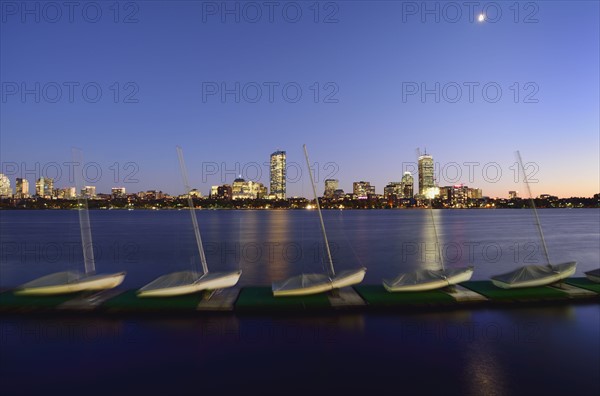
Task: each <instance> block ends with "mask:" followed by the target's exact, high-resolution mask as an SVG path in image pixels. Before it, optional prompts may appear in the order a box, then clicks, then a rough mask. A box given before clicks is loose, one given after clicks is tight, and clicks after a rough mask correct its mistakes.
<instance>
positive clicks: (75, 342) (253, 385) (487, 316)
mask: <svg viewBox="0 0 600 396" xmlns="http://www.w3.org/2000/svg"><path fill="white" fill-rule="evenodd" d="M599 328H600V311H599V310H598V305H597V304H591V305H576V306H558V307H535V308H507V309H475V310H458V311H452V312H423V313H415V312H413V313H405V314H399V313H393V312H390V313H389V314H385V315H384V314H344V313H339V314H335V315H319V316H306V315H303V316H280V315H278V316H269V315H265V316H254V315H249V316H246V315H237V316H236V315H214V316H202V317H197V318H162V319H161V318H147V317H146V318H144V317H139V318H138V317H130V318H126V319H123V318H119V317H112V318H111V317H94V316H91V317H84V318H82V317H79V318H78V317H64V318H42V317H40V318H31V317H24V316H14V317H10V316H4V317H3V318H2V321H1V322H0V352H1V353H0V367H2V370H1V371H0V383H1V384H2V385H1V387H2V390H3V393H4V391H8V393H11V391H12V390H14V389H20V390H21V391H22V392H24V393H32V392H42V391H44V392H46V393H47V391H48V390H52V389H54V390H55V389H62V387H64V384H65V381H67V382H68V384H69V386H72V387H75V388H79V387H84V386H86V385H87V386H89V385H90V384H94V386H93V387H92V389H91V392H92V393H111V392H114V389H115V387H116V384H118V386H117V388H118V389H120V390H121V391H122V392H123V391H127V392H132V393H136V394H139V393H141V392H150V393H157V392H167V393H169V394H173V393H177V394H179V393H182V392H189V391H191V390H193V391H194V392H197V386H198V384H199V383H201V384H202V388H203V391H204V392H208V391H210V392H217V391H219V390H221V391H222V389H223V386H226V387H227V389H228V394H235V393H240V394H246V393H248V392H250V393H252V392H260V393H263V394H275V393H277V394H280V393H281V389H286V387H291V389H289V390H288V392H287V393H291V394H300V393H304V394H322V392H325V391H322V389H325V390H326V391H327V392H329V391H334V390H335V394H340V393H346V394H357V393H362V394H374V392H376V394H380V393H386V394H396V393H408V394H422V393H428V394H431V393H440V392H443V393H444V394H466V395H479V394H540V393H543V394H577V395H586V394H597V392H599V391H600V383H599V379H600V374H599V373H600V354H599V353H598V352H599V350H600V339H599V337H598V329H599ZM98 378H101V379H102V380H101V381H98ZM315 389H318V391H317V390H315ZM192 393H193V392H192Z"/></svg>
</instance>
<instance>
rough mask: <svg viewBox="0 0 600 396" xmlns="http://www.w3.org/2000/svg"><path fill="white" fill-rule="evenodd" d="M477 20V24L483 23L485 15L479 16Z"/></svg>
mask: <svg viewBox="0 0 600 396" xmlns="http://www.w3.org/2000/svg"><path fill="white" fill-rule="evenodd" d="M477 20H478V21H479V22H483V21H485V15H483V14H479V16H478V17H477Z"/></svg>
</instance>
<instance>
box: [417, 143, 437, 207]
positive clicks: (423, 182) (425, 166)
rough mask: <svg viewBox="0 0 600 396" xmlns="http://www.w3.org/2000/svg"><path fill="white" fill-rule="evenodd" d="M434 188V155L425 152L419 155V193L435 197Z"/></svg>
mask: <svg viewBox="0 0 600 396" xmlns="http://www.w3.org/2000/svg"><path fill="white" fill-rule="evenodd" d="M434 188H435V181H434V178H433V157H432V156H431V155H429V154H427V153H425V154H423V155H421V156H420V157H419V195H421V196H427V197H428V198H433V196H435V195H436V194H435V193H433V191H435V190H434Z"/></svg>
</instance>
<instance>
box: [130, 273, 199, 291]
mask: <svg viewBox="0 0 600 396" xmlns="http://www.w3.org/2000/svg"><path fill="white" fill-rule="evenodd" d="M201 276H202V275H201V274H199V273H197V272H194V271H181V272H173V273H171V274H167V275H163V276H161V277H159V278H156V279H155V280H154V281H152V282H150V283H148V284H147V285H146V286H144V287H142V288H141V289H140V291H147V290H156V289H165V288H169V287H179V286H186V285H191V284H193V283H195V282H196V281H197V280H198V279H199V278H200V277H201Z"/></svg>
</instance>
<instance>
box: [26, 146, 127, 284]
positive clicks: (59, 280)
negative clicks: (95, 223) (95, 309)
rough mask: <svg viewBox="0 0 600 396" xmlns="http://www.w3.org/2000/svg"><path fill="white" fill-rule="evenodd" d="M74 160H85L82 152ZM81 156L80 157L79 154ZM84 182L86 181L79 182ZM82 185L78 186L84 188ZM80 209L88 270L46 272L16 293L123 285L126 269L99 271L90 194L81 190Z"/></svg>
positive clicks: (82, 244)
mask: <svg viewBox="0 0 600 396" xmlns="http://www.w3.org/2000/svg"><path fill="white" fill-rule="evenodd" d="M73 157H74V158H73V159H74V160H76V161H74V163H83V161H82V160H81V158H80V157H81V153H80V152H79V151H78V150H75V149H74V150H73ZM77 157H79V158H77ZM77 184H82V183H77ZM80 187H81V186H79V187H78V188H80ZM78 191H79V192H80V194H78V201H77V204H78V205H77V207H78V213H79V230H80V233H81V247H82V250H83V262H84V267H85V272H84V273H81V272H79V271H64V272H56V273H54V274H50V275H46V276H42V277H41V278H38V279H35V280H32V281H31V282H27V283H25V284H23V285H21V286H20V287H19V288H18V289H17V290H16V291H15V294H19V295H55V294H68V293H77V292H83V291H99V290H107V289H112V288H115V287H117V286H119V285H120V284H121V283H122V282H123V279H125V272H117V273H114V274H96V263H95V260H94V250H93V245H92V228H91V226H90V215H89V210H88V203H87V197H86V195H85V194H83V193H81V190H80V189H79V190H78Z"/></svg>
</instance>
